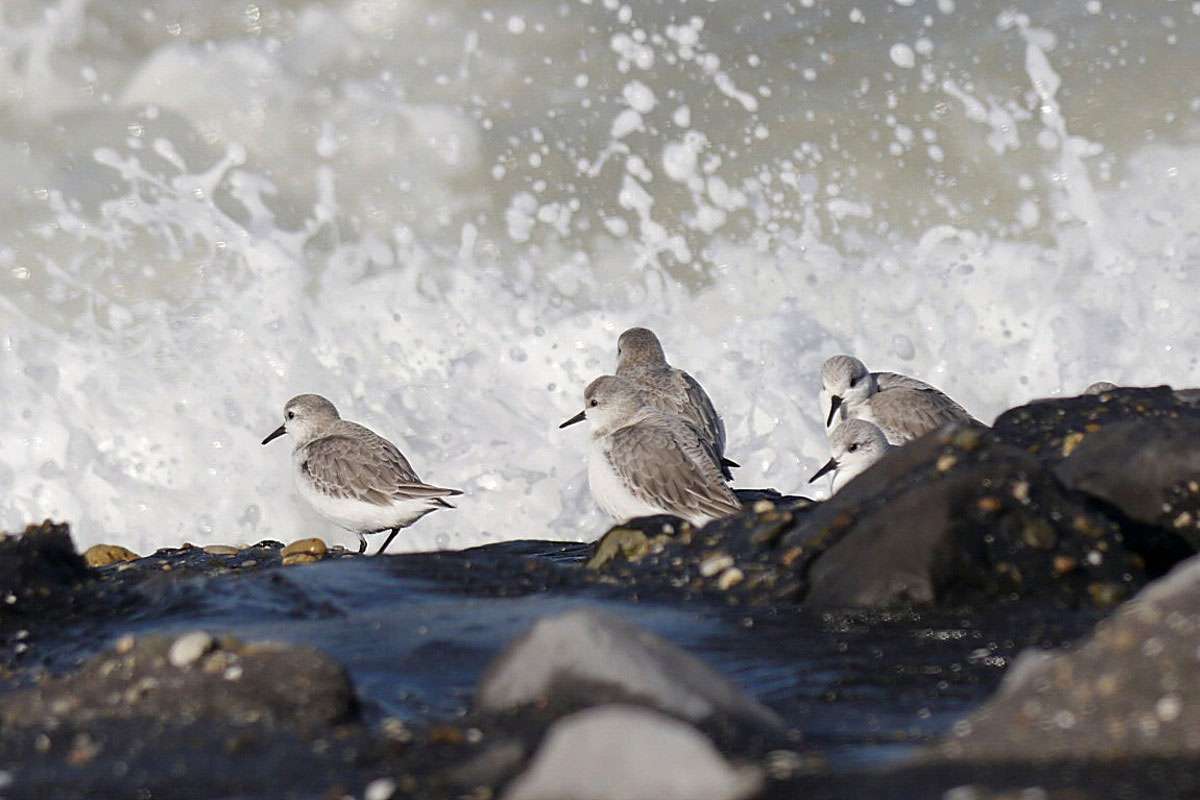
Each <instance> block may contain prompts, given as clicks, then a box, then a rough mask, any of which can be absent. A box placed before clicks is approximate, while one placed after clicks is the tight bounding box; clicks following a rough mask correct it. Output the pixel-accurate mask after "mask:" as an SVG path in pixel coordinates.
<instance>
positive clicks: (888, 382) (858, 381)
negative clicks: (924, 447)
mask: <svg viewBox="0 0 1200 800" xmlns="http://www.w3.org/2000/svg"><path fill="white" fill-rule="evenodd" d="M827 398H828V404H829V412H828V413H829V417H828V418H827V419H826V421H825V428H826V433H828V434H829V435H830V436H832V435H833V431H834V429H835V428H834V423H835V420H848V419H865V420H867V421H868V422H873V423H874V424H875V425H877V426H878V427H879V429H880V430H881V431H883V435H884V436H886V437H887V440H888V442H889V443H891V444H893V445H901V444H904V443H905V442H908V441H912V440H913V439H916V438H917V437H918V436H923V435H925V434H926V433H929V432H930V431H932V430H936V429H937V428H940V427H941V426H943V425H945V424H946V423H948V422H966V423H969V424H972V425H980V426H982V424H983V423H981V422H979V420H977V419H975V418H974V417H972V416H971V415H970V414H968V413H967V412H966V410H965V409H964V408H963V407H962V406H960V405H959V404H958V403H956V402H954V401H953V400H951V399H950V398H949V397H947V396H946V395H945V394H943V393H942V392H940V391H938V390H937V389H935V388H934V387H932V386H930V385H929V384H927V383H925V382H923V381H919V380H917V379H916V378H910V377H908V376H907V375H898V374H896V373H894V372H868V371H867V368H866V367H865V366H864V365H863V363H862V362H861V361H859V360H858V359H857V358H854V357H852V356H833V357H832V358H830V359H828V360H826V362H825V365H824V366H823V367H822V368H821V400H822V406H824V405H825V402H826V399H827Z"/></svg>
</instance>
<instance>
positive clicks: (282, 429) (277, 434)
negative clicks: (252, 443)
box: [262, 425, 287, 444]
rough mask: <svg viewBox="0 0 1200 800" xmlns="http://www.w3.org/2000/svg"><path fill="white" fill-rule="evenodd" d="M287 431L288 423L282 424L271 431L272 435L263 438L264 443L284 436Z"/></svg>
mask: <svg viewBox="0 0 1200 800" xmlns="http://www.w3.org/2000/svg"><path fill="white" fill-rule="evenodd" d="M285 433H287V426H286V425H280V426H279V427H278V428H276V429H275V430H273V431H271V435H270V436H268V437H267V438H265V439H263V440H262V443H263V444H267V443H268V442H270V441H271V440H272V439H278V438H279V437H280V436H283V435H284V434H285Z"/></svg>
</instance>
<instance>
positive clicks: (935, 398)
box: [870, 387, 980, 441]
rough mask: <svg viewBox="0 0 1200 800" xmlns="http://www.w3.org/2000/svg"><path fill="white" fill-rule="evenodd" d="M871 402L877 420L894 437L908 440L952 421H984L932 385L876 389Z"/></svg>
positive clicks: (976, 423) (889, 435)
mask: <svg viewBox="0 0 1200 800" xmlns="http://www.w3.org/2000/svg"><path fill="white" fill-rule="evenodd" d="M870 403H871V414H872V416H873V417H874V420H875V422H876V424H879V425H880V427H881V428H883V429H884V433H885V434H888V438H889V439H891V440H893V441H894V440H895V439H896V438H897V436H896V435H898V436H899V439H901V440H904V441H906V440H909V439H915V438H917V437H918V436H924V435H925V434H926V433H929V432H930V431H932V430H936V429H937V428H940V427H942V426H943V425H945V424H947V423H950V422H968V423H971V424H975V425H978V424H980V423H979V421H978V420H976V419H975V418H974V417H972V416H971V415H970V414H968V413H967V411H966V409H964V408H963V407H962V406H960V405H959V404H958V403H956V402H954V401H953V400H951V399H950V398H949V397H947V396H946V395H944V394H943V393H942V392H940V391H938V390H937V389H934V388H932V387H928V388H925V389H913V388H905V387H898V388H892V389H888V390H887V391H881V392H876V393H875V394H874V395H872V396H871V400H870ZM880 423H882V424H880Z"/></svg>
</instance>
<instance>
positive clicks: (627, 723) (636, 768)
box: [503, 705, 763, 800]
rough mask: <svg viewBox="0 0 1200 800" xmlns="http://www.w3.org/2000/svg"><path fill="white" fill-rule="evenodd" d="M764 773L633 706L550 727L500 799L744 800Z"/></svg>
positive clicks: (678, 724) (592, 711) (586, 713)
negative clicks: (737, 763) (727, 757)
mask: <svg viewBox="0 0 1200 800" xmlns="http://www.w3.org/2000/svg"><path fill="white" fill-rule="evenodd" d="M762 777H763V776H762V771H761V769H758V768H756V767H752V766H747V767H741V768H737V767H734V766H732V765H730V764H729V762H727V761H726V760H725V758H724V757H722V755H721V754H720V753H719V752H717V750H716V748H715V747H713V745H712V743H711V742H710V741H709V740H708V739H706V738H704V736H702V735H701V734H700V733H698V732H697V731H696V730H695V729H694V728H691V727H690V726H688V725H685V724H684V723H681V722H679V721H677V720H674V719H671V718H670V717H666V716H663V715H662V714H658V713H656V712H653V711H649V710H647V709H644V708H638V707H636V706H625V705H608V706H601V707H599V708H594V709H589V710H587V711H581V712H579V713H578V714H574V715H572V716H569V717H567V718H565V719H563V720H561V721H559V722H557V723H555V725H554V727H552V728H551V729H550V732H549V733H548V734H547V736H546V740H545V742H544V743H543V744H542V746H541V748H540V749H539V750H538V752H537V755H536V756H534V759H533V762H532V764H530V766H529V769H528V770H527V771H526V772H525V773H524V774H522V775H520V776H519V777H518V778H517V779H516V780H515V781H513V782H512V784H511V786H510V787H509V789H508V791H507V792H505V794H504V795H503V798H504V800H647V799H648V798H654V799H655V800H744V798H748V797H752V796H754V795H755V794H757V793H758V790H759V788H760V787H761V785H762Z"/></svg>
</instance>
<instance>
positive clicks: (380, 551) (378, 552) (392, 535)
mask: <svg viewBox="0 0 1200 800" xmlns="http://www.w3.org/2000/svg"><path fill="white" fill-rule="evenodd" d="M399 532H400V529H399V528H392V532H391V533H389V534H388V537H387V541H385V542H384V543H383V546H382V547H380V548H379V549H378V550H376V551H375V555H377V556H381V555H383V551H384V550H387V546H388V545H389V544H391V543H392V539H395V538H396V534H397V533H399Z"/></svg>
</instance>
